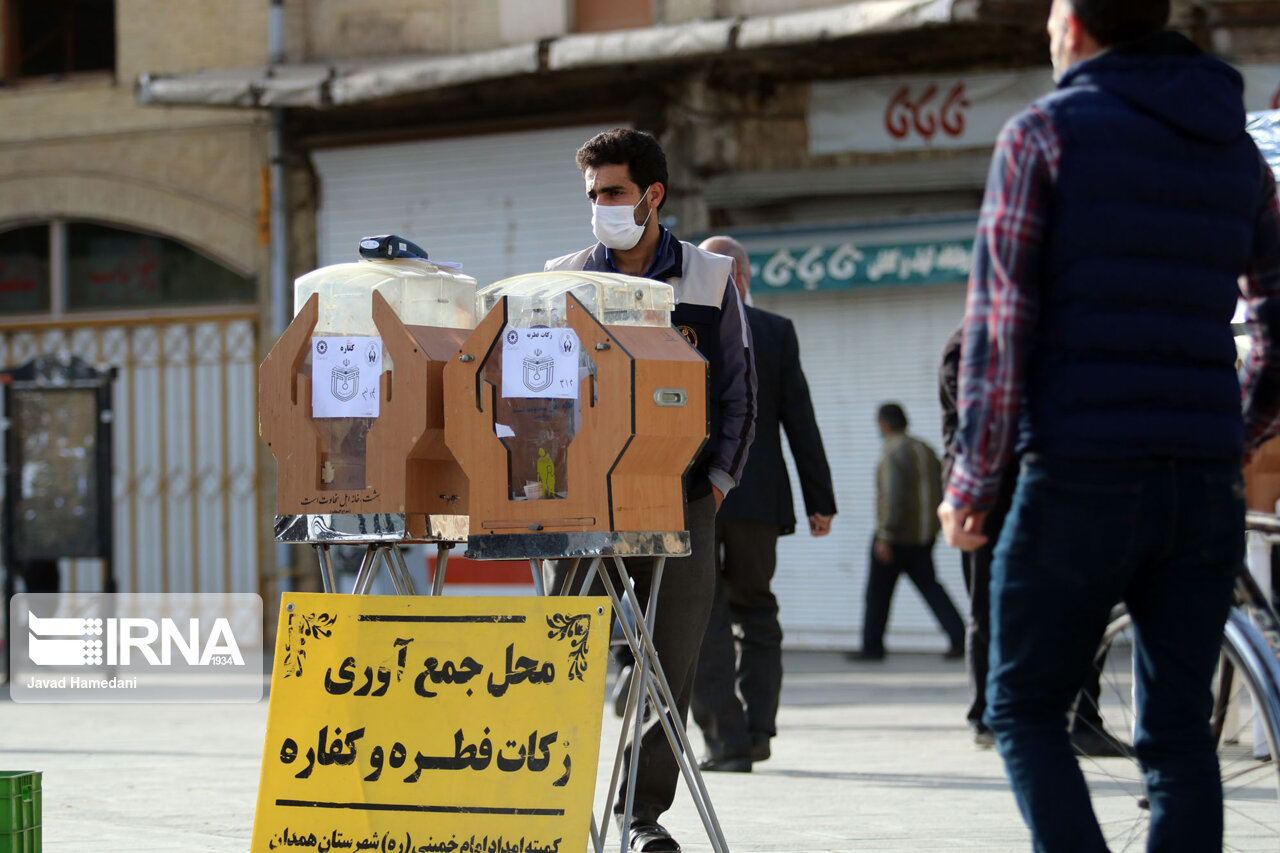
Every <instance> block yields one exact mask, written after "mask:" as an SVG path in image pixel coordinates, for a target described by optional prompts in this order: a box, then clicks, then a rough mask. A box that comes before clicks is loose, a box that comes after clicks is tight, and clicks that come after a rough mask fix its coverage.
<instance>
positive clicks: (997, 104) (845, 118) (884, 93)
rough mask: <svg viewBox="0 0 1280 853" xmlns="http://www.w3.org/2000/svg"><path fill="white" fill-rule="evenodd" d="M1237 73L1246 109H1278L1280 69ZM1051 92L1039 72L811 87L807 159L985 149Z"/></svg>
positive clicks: (1043, 71) (1249, 68) (1046, 74)
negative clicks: (1008, 123) (1012, 121)
mask: <svg viewBox="0 0 1280 853" xmlns="http://www.w3.org/2000/svg"><path fill="white" fill-rule="evenodd" d="M1238 70H1239V71H1240V73H1241V75H1242V76H1243V77H1244V82H1245V92H1244V101H1245V108H1246V109H1248V110H1274V109H1280V65H1243V66H1240V67H1239V68H1238ZM1053 88H1054V83H1053V76H1052V74H1051V73H1050V71H1049V68H1048V66H1047V65H1046V66H1045V67H1043V68H1034V69H1029V70H1025V71H1015V72H1001V73H995V74H950V75H946V74H943V75H934V74H928V75H923V74H922V75H909V76H899V77H871V78H867V79H858V80H832V81H818V82H815V83H813V85H812V87H811V91H810V97H809V153H810V154H836V153H844V152H865V153H876V152H890V151H921V150H931V149H948V148H980V147H985V146H989V145H992V144H993V143H994V142H995V140H996V136H997V135H998V134H999V132H1000V128H1001V127H1002V126H1003V125H1004V123H1005V122H1006V121H1007V120H1008V119H1009V118H1010V117H1011V116H1013V115H1015V114H1016V113H1018V112H1019V111H1021V110H1022V109H1024V108H1025V107H1026V106H1027V104H1029V103H1031V102H1032V101H1034V100H1035V99H1037V98H1039V97H1041V96H1042V95H1046V94H1048V93H1049V92H1051V91H1053Z"/></svg>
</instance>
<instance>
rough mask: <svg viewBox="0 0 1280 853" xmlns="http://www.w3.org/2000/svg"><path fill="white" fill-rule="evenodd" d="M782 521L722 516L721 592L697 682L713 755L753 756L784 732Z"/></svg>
mask: <svg viewBox="0 0 1280 853" xmlns="http://www.w3.org/2000/svg"><path fill="white" fill-rule="evenodd" d="M777 546H778V526H777V525H776V524H770V523H768V522H762V521H743V520H739V519H717V520H716V556H717V558H718V559H717V566H716V596H715V602H714V604H713V605H712V607H711V620H710V622H709V623H708V624H707V633H706V636H704V637H703V639H702V654H701V655H700V657H699V658H698V671H697V677H696V678H695V680H694V684H693V702H692V704H691V706H690V707H691V710H692V711H693V719H694V721H695V722H697V724H698V726H699V727H700V728H701V729H702V734H703V738H704V739H705V740H706V742H707V751H708V753H709V755H710V757H712V758H746V757H748V756H749V755H750V754H751V747H752V744H753V742H755V741H758V740H768V739H769V738H771V737H773V736H774V735H775V734H777V731H778V729H777V716H778V698H779V695H780V694H781V692H782V625H780V624H779V623H778V599H777V598H775V597H774V595H773V592H772V591H771V590H770V589H769V584H770V582H771V581H772V580H773V573H774V570H775V568H776V567H777Z"/></svg>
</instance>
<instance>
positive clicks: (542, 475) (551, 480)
mask: <svg viewBox="0 0 1280 853" xmlns="http://www.w3.org/2000/svg"><path fill="white" fill-rule="evenodd" d="M538 482H539V483H540V484H541V485H542V497H544V498H554V497H555V496H556V463H555V462H553V461H551V457H550V456H548V455H547V451H546V449H545V448H542V447H539V448H538Z"/></svg>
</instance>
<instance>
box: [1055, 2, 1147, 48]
mask: <svg viewBox="0 0 1280 853" xmlns="http://www.w3.org/2000/svg"><path fill="white" fill-rule="evenodd" d="M1068 3H1069V4H1070V6H1071V11H1072V12H1074V13H1075V16H1076V17H1077V18H1079V19H1080V23H1082V24H1084V28H1085V29H1086V30H1088V31H1089V35H1091V36H1093V38H1094V41H1096V42H1097V43H1098V45H1099V46H1100V47H1111V46H1112V45H1116V44H1122V43H1124V42H1127V41H1134V40H1136V39H1140V38H1142V37H1143V36H1146V35H1150V34H1151V33H1155V32H1159V31H1160V30H1162V29H1164V26H1165V24H1167V23H1168V22H1169V0H1068Z"/></svg>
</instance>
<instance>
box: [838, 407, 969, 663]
mask: <svg viewBox="0 0 1280 853" xmlns="http://www.w3.org/2000/svg"><path fill="white" fill-rule="evenodd" d="M876 425H877V426H878V427H879V429H880V435H881V437H882V438H883V439H884V444H883V446H882V447H881V451H880V464H879V466H878V467H877V468H876V532H875V538H874V539H873V540H872V543H871V561H870V570H869V571H868V572H867V588H866V607H865V609H864V612H863V623H862V650H861V651H859V652H856V653H850V655H849V657H850V658H852V659H854V660H863V661H877V660H883V659H884V655H885V649H884V632H885V628H886V627H887V626H888V624H889V605H890V604H892V602H893V590H894V587H895V586H897V583H898V576H899V575H901V574H904V573H905V574H906V575H907V577H909V578H911V582H912V583H914V584H915V585H916V589H918V590H920V594H921V595H922V596H924V600H925V603H926V604H928V605H929V609H930V610H932V611H933V615H934V617H935V618H936V619H937V620H938V624H939V625H940V626H941V627H942V630H943V631H944V632H946V635H947V639H948V640H949V641H950V645H949V646H948V648H947V652H946V655H945V656H946V657H948V658H957V659H958V658H962V657H964V620H962V619H961V618H960V613H959V612H958V611H957V610H956V606H955V605H954V604H953V603H952V602H951V596H949V595H947V591H946V590H945V589H944V588H943V586H942V584H940V583H938V578H937V575H936V574H935V573H934V567H933V542H934V540H935V539H936V538H937V536H938V518H937V515H936V514H935V512H934V509H935V508H936V507H937V503H936V501H937V500H938V499H939V498H940V497H941V495H942V464H941V463H940V462H939V461H938V456H937V454H935V453H934V452H933V449H932V448H931V447H929V445H927V444H925V443H924V442H923V441H921V440H920V439H918V438H915V437H914V436H910V435H907V415H906V413H905V412H904V411H903V410H902V407H901V406H900V405H898V404H897V403H885V404H884V405H882V406H880V409H879V411H878V412H877V413H876Z"/></svg>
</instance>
